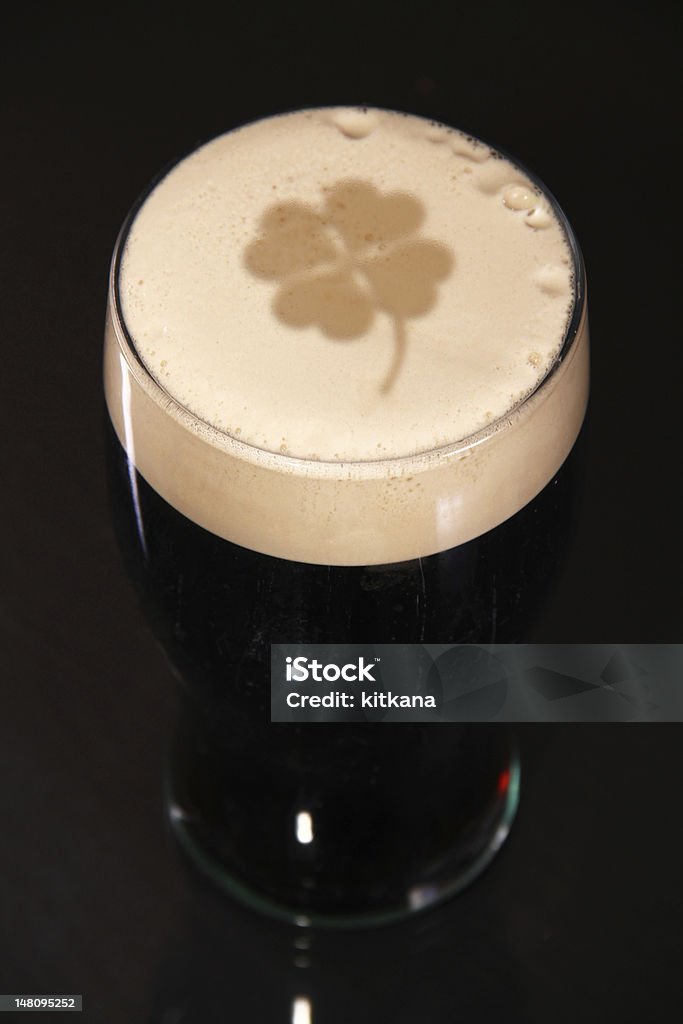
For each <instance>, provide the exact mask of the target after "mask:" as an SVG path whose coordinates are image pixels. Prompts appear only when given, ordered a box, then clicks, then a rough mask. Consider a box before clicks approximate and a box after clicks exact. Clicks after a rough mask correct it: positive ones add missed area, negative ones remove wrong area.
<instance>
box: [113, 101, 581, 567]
mask: <svg viewBox="0 0 683 1024" xmlns="http://www.w3.org/2000/svg"><path fill="white" fill-rule="evenodd" d="M574 274H575V267H574V261H573V259H572V256H571V252H570V248H569V244H568V240H567V237H566V234H565V230H564V228H563V226H562V224H561V223H560V220H559V218H558V216H557V214H556V212H555V209H554V207H553V205H552V203H551V201H550V200H549V199H548V197H547V196H546V195H545V194H544V193H543V192H542V191H541V190H540V189H539V187H538V186H537V184H536V183H534V182H533V181H531V180H530V179H529V178H528V177H527V176H526V175H525V174H523V173H522V172H521V171H520V170H519V169H518V168H516V167H515V166H514V165H513V164H512V163H510V162H509V161H507V160H505V159H503V158H502V157H500V156H499V155H498V154H497V153H495V152H494V151H492V150H491V149H490V148H489V147H487V146H485V145H484V144H483V143H479V142H477V141H475V140H472V139H470V138H468V137H466V136H464V135H462V134H461V133H459V132H456V131H454V130H452V129H449V128H446V127H444V126H441V125H436V124H434V123H432V122H428V121H425V120H422V119H420V118H416V117H411V116H408V115H402V114H396V113H391V112H386V111H379V110H354V109H343V108H341V109H324V110H317V111H316V110H313V111H301V112H297V113H293V114H289V115H283V116H280V117H277V118H271V119H267V120H264V121H260V122H256V123H255V124H251V125H247V126H246V127H245V128H241V129H239V130H237V131H234V132H231V133H228V134H226V135H223V136H221V137H219V138H218V139H215V140H214V141H213V142H211V143H209V144H208V145H207V146H204V147H202V148H201V149H199V150H197V151H196V152H195V153H193V154H192V155H191V156H190V157H188V158H186V159H185V160H183V161H182V162H181V163H179V164H178V165H176V166H175V168H174V169H173V170H172V171H171V172H170V173H169V174H168V175H167V176H166V177H165V178H163V179H162V181H161V182H160V184H158V185H157V186H156V188H155V189H154V190H153V191H152V192H151V193H150V195H148V197H147V198H146V199H145V201H144V203H143V204H142V206H141V207H140V209H139V210H138V212H137V214H136V216H135V218H134V220H133V222H132V224H131V227H130V229H129V231H128V233H127V236H126V238H125V239H124V248H123V252H122V256H121V260H120V269H119V280H118V286H119V295H120V313H119V310H117V309H116V304H115V302H114V301H112V302H111V303H110V307H111V308H110V316H109V318H108V330H107V348H106V363H105V366H106V377H107V396H108V403H109V408H110V412H111V416H112V420H113V422H114V425H115V427H116V429H117V432H118V433H119V437H120V438H121V440H122V442H123V443H124V445H125V446H126V448H127V449H128V451H129V453H130V454H131V455H132V456H133V459H134V461H135V463H136V465H137V466H138V468H139V469H140V471H141V472H142V474H143V476H145V477H146V478H147V479H148V480H149V482H150V483H152V485H153V486H155V487H156V489H157V490H159V492H160V493H161V494H162V495H163V496H164V497H166V498H167V500H169V501H170V502H171V503H172V504H174V505H175V506H176V507H178V508H179V509H180V510H181V511H183V512H184V513H185V514H187V515H188V516H190V518H193V519H195V520H196V521H197V522H199V523H200V524H201V525H204V526H205V527H207V528H208V529H211V530H213V531H214V532H215V533H218V534H219V535H220V536H224V537H227V538H228V539H231V540H234V541H235V542H237V543H240V544H244V545H245V546H248V547H253V548H255V549H256V550H260V551H265V552H268V553H271V554H275V555H280V556H281V557H285V558H296V559H299V560H302V561H312V562H322V563H339V564H352V563H359V562H386V561H395V560H400V559H403V558H410V557H416V556H420V555H424V554H428V553H431V552H433V551H437V550H441V549H443V548H445V547H450V546H452V545H453V544H456V543H461V542H463V541H464V540H467V539H469V538H470V537H472V536H476V535H478V534H479V533H481V532H484V530H486V529H489V528H491V527H492V526H494V525H496V524H497V523H499V522H501V521H502V520H503V519H505V518H507V516H509V515H511V514H512V513H513V512H515V511H517V509H518V508H520V507H521V506H522V505H523V504H525V503H526V502H527V501H528V500H530V498H531V497H533V495H534V494H535V493H537V492H538V490H540V489H541V488H542V487H543V486H544V484H545V483H546V482H547V481H548V479H550V477H551V476H552V475H553V473H554V472H555V471H556V470H557V468H559V465H560V464H561V462H562V461H563V460H564V458H565V457H566V455H567V453H568V451H569V450H570V448H571V445H572V444H573V441H574V439H575V437H576V434H577V432H578V429H579V426H580V423H581V419H582V417H583V412H584V408H585V400H586V391H587V326H586V323H585V316H584V317H583V318H582V319H581V318H580V317H579V313H580V312H581V311H575V310H574V302H575V294H576V282H575V280H574ZM113 283H114V284H115V283H116V282H113ZM573 314H576V315H574V320H573V326H574V328H575V329H576V328H577V327H578V333H577V336H576V338H575V339H574V343H573V345H572V346H571V348H570V349H569V350H567V348H566V347H565V350H564V358H562V359H559V355H560V352H561V350H562V346H563V342H564V341H565V337H566V334H567V329H568V325H569V323H570V321H572V316H573ZM124 325H125V326H124ZM126 334H128V336H129V338H130V339H132V342H133V345H134V348H135V352H136V353H137V356H139V358H140V360H141V361H142V363H143V364H144V367H146V369H147V371H148V372H145V370H144V369H143V367H142V366H141V365H140V364H139V362H138V361H137V360H136V358H135V353H134V352H133V351H132V350H131V347H130V345H129V341H128V339H127V338H126ZM542 382H544V383H542ZM539 385H541V386H540V387H539ZM529 396H530V397H529ZM525 399H526V400H525Z"/></svg>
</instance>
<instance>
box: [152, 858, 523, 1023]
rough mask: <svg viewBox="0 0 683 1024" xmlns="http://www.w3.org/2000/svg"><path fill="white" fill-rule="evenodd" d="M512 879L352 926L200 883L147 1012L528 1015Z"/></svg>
mask: <svg viewBox="0 0 683 1024" xmlns="http://www.w3.org/2000/svg"><path fill="white" fill-rule="evenodd" d="M188 881H190V882H191V880H190V879H188ZM496 886H499V887H500V888H497V887H496ZM504 888H505V880H504V878H503V877H502V872H499V873H498V878H497V880H496V883H495V884H494V886H493V887H492V891H491V894H490V896H489V897H488V898H487V897H486V896H484V898H481V895H482V894H479V895H478V897H477V899H475V902H474V904H472V903H470V905H469V906H468V907H467V908H462V907H461V906H457V905H455V904H453V905H450V906H448V905H447V906H445V907H442V908H441V909H439V910H438V911H436V912H434V913H432V914H429V915H427V916H424V917H421V916H418V917H413V918H412V919H408V920H407V921H404V922H403V923H402V924H401V925H400V926H398V927H393V928H389V929H382V930H381V931H378V930H367V931H357V932H355V933H354V935H353V936H352V938H350V936H349V935H348V934H347V933H345V932H336V931H330V930H327V931H321V930H316V929H301V928H295V927H294V926H291V925H286V924H281V923H279V922H275V921H270V920H267V919H266V918H264V917H261V916H257V915H255V914H248V913H246V912H245V911H244V910H243V908H240V907H238V906H237V905H232V906H230V905H226V904H225V901H223V900H215V899H213V898H212V897H213V893H212V892H211V891H208V890H207V888H206V887H204V886H201V887H200V886H198V885H191V887H190V889H189V894H190V900H188V905H187V908H186V911H185V914H184V917H183V919H182V920H181V921H180V922H179V923H178V925H177V926H176V928H175V929H174V930H173V935H172V937H170V936H169V944H168V948H167V949H166V950H165V953H164V955H163V959H162V961H161V964H160V968H159V971H158V975H157V978H156V980H155V984H154V992H153V995H152V999H151V1006H150V1010H149V1013H148V1016H147V1017H146V1018H145V1019H146V1020H147V1021H148V1022H149V1024H169V1022H172V1021H175V1020H178V1022H179V1024H180V1022H182V1024H225V1022H226V1021H228V1022H232V1021H233V1020H234V1021H242V1020H245V1021H246V1020H250V1021H251V1020H253V1021H258V1024H301V1022H305V1021H306V1019H307V1018H308V1019H309V1020H310V1024H347V1022H349V1021H360V1022H363V1024H366V1022H367V1024H369V1022H374V1021H392V1022H404V1021H411V1022H422V1021H424V1022H425V1024H452V1022H453V1020H454V1014H455V1019H457V1018H458V1017H459V1016H462V1017H463V1018H464V1019H466V1020H476V1021H479V1020H482V1021H483V1020H489V1019H492V1020H494V1019H496V1016H497V1015H500V1007H501V1004H504V1005H505V1012H506V1020H507V1021H509V1022H515V1024H516V1022H518V1021H522V1020H525V1021H526V1020H528V1019H529V1018H528V1016H527V1015H525V1011H528V998H527V997H526V995H525V984H528V981H529V979H528V977H525V970H524V964H520V963H519V948H518V945H519V934H515V929H514V924H513V925H512V927H511V922H510V920H509V910H507V909H503V910H501V905H500V903H501V901H500V896H501V895H502V890H503V889H504ZM534 909H535V908H534V907H531V908H530V911H531V913H532V914H533V911H534ZM463 910H464V911H465V913H464V915H463V912H462V911H463ZM511 932H512V934H511ZM516 940H517V941H516ZM398 965H400V969H397V966H398ZM264 978H265V979H267V984H266V983H264ZM503 992H504V996H503ZM181 1014H182V1016H181Z"/></svg>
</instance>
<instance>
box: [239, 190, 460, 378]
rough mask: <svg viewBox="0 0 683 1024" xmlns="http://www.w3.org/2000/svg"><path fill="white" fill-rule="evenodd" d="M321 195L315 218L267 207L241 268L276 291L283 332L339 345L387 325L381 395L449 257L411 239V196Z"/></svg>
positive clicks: (299, 209)
mask: <svg viewBox="0 0 683 1024" xmlns="http://www.w3.org/2000/svg"><path fill="white" fill-rule="evenodd" d="M323 192H324V199H323V202H322V204H321V207H320V208H319V209H316V208H315V207H313V206H310V205H308V204H306V203H302V202H295V201H292V202H282V203H277V204H275V205H274V206H272V207H270V209H268V210H267V211H266V212H265V214H264V215H263V217H262V219H261V225H260V227H261V231H260V235H259V237H258V238H257V239H256V241H254V242H252V243H251V244H250V245H249V246H248V247H247V249H246V252H245V262H246V265H247V267H248V269H249V270H250V271H251V272H252V273H253V274H255V275H256V276H257V277H260V278H264V279H265V280H269V281H277V282H279V288H278V290H277V292H276V295H275V298H274V302H273V309H274V312H275V314H276V316H277V317H278V318H279V319H280V320H281V321H282V322H283V323H285V324H287V325H288V326H290V327H295V328H304V327H309V326H311V325H316V326H317V327H318V328H319V329H320V330H321V331H322V333H323V334H324V335H325V336H326V337H328V338H332V339H335V340H337V341H346V340H350V339H354V338H359V337H361V336H362V335H363V334H365V333H366V332H367V331H368V329H369V328H370V326H371V324H372V322H373V320H374V318H375V316H376V314H377V313H385V314H386V315H388V316H389V317H391V319H392V322H393V329H394V357H393V360H392V364H391V366H390V368H389V372H388V374H387V376H386V378H385V380H384V382H383V383H382V385H381V391H383V392H387V391H389V389H390V388H391V387H392V385H393V383H394V381H395V380H396V377H397V375H398V372H399V370H400V367H401V363H402V361H403V357H404V352H405V345H406V327H405V321H406V320H407V319H409V318H411V317H417V316H422V315H423V314H424V313H427V312H428V311H429V310H430V309H431V308H432V306H433V305H434V303H435V301H436V297H437V290H436V285H437V282H438V281H440V280H442V279H443V278H445V277H447V276H448V274H449V273H450V270H451V268H452V265H453V257H452V255H451V253H450V251H449V249H448V248H447V247H446V246H445V245H442V244H441V243H439V242H434V241H431V240H428V239H423V238H420V237H419V236H417V235H416V233H417V231H418V229H419V227H420V224H421V223H422V221H423V220H424V208H423V206H422V204H421V203H420V202H419V201H418V200H417V199H416V198H415V197H414V196H412V195H409V194H408V193H402V192H394V193H388V194H386V195H382V194H381V193H380V192H379V191H378V190H377V189H375V188H374V187H373V186H372V185H370V184H368V183H366V182H363V181H353V180H346V181H341V182H338V183H337V184H336V185H334V186H332V187H329V188H326V189H323Z"/></svg>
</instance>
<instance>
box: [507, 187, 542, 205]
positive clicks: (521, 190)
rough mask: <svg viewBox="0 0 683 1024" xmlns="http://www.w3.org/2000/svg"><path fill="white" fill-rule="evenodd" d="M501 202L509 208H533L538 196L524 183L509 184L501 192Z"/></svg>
mask: <svg viewBox="0 0 683 1024" xmlns="http://www.w3.org/2000/svg"><path fill="white" fill-rule="evenodd" d="M503 202H504V203H505V205H506V206H507V208H508V209H509V210H533V209H535V207H536V204H537V202H538V196H537V195H536V193H535V192H533V191H532V190H531V189H530V188H527V187H526V186H524V185H509V186H508V187H507V188H506V189H505V190H504V192H503Z"/></svg>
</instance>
